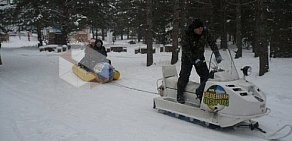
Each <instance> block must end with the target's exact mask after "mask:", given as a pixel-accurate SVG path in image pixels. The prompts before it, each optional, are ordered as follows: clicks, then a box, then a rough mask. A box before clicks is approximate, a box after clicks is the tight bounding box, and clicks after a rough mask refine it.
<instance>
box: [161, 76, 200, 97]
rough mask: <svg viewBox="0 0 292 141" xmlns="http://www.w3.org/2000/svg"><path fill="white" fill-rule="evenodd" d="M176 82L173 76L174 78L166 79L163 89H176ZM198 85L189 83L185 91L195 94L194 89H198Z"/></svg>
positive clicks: (175, 77)
mask: <svg viewBox="0 0 292 141" xmlns="http://www.w3.org/2000/svg"><path fill="white" fill-rule="evenodd" d="M177 80H178V77H177V76H174V77H168V78H166V79H165V88H170V89H175V90H176V89H177ZM199 85H200V84H199V83H196V82H193V81H189V82H188V84H187V86H186V89H185V91H186V92H189V93H194V94H195V92H196V89H197V88H198V87H199Z"/></svg>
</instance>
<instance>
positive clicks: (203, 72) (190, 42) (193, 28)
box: [177, 19, 222, 104]
mask: <svg viewBox="0 0 292 141" xmlns="http://www.w3.org/2000/svg"><path fill="white" fill-rule="evenodd" d="M206 44H208V45H209V46H210V47H211V50H212V51H213V53H214V54H215V57H216V61H217V63H220V62H221V61H222V57H221V55H220V53H219V50H218V47H217V45H216V44H215V39H214V38H213V37H212V36H211V34H209V33H208V31H207V30H206V29H205V28H204V24H203V22H202V21H201V20H200V19H195V20H194V21H193V22H192V23H191V24H190V25H189V26H188V29H187V31H186V33H185V35H184V37H183V40H182V57H181V70H180V73H179V78H178V83H177V102H179V103H181V104H184V103H185V99H184V95H183V93H184V91H185V87H186V85H187V83H188V82H189V77H190V74H191V70H192V68H193V66H195V69H196V72H197V73H198V75H199V76H200V86H199V87H198V88H197V89H196V94H197V98H198V99H200V101H201V99H202V95H203V91H204V88H205V85H206V82H207V80H208V78H209V70H208V67H207V64H206V61H205V57H204V52H205V46H206Z"/></svg>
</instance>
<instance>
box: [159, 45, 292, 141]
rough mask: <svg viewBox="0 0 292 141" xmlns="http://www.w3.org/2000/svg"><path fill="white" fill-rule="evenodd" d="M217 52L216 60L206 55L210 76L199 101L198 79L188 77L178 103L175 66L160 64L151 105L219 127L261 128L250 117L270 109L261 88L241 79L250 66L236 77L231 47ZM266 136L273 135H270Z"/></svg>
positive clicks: (256, 116) (265, 112)
mask: <svg viewBox="0 0 292 141" xmlns="http://www.w3.org/2000/svg"><path fill="white" fill-rule="evenodd" d="M220 54H221V56H222V57H223V61H222V62H221V63H220V64H217V63H216V61H215V60H214V59H212V56H213V54H211V55H210V61H209V63H208V64H209V70H210V75H209V76H210V77H209V79H208V81H207V82H206V86H205V89H204V93H203V96H202V99H201V101H200V100H199V99H198V98H197V95H196V93H195V92H196V89H197V88H198V87H199V83H196V82H193V81H189V83H188V84H187V86H186V88H185V92H184V97H185V103H184V104H181V103H178V102H177V80H178V75H177V70H176V66H174V65H172V66H163V67H162V75H163V78H161V79H159V80H157V90H158V93H159V94H160V97H156V98H154V102H153V108H154V109H158V111H159V112H161V111H162V112H170V113H174V114H176V115H181V116H185V117H188V118H190V119H196V120H199V121H202V122H204V123H206V124H208V125H214V126H218V127H222V128H225V127H234V126H237V125H240V124H246V123H248V124H249V126H250V127H251V128H257V129H259V130H261V129H260V128H259V126H258V122H254V121H252V119H255V118H259V117H262V116H264V115H267V114H268V113H269V112H270V111H271V110H270V109H269V108H268V107H267V106H266V96H265V94H264V92H263V91H262V90H261V89H260V88H258V87H257V86H256V85H255V84H253V83H252V82H249V81H247V80H246V79H245V77H246V76H248V75H249V74H250V72H251V67H250V66H245V67H243V68H242V69H241V70H242V72H243V78H240V77H239V74H238V72H237V70H236V67H235V64H234V61H233V58H232V55H231V51H230V50H229V49H225V50H220ZM286 127H287V126H285V127H284V128H286ZM288 128H289V130H290V131H289V133H288V134H287V135H285V137H286V136H288V135H289V134H290V133H291V132H292V131H291V126H290V125H289V126H288ZM261 131H262V130H261ZM263 132H264V131H263ZM282 137H284V136H282ZM269 138H272V139H274V138H273V137H271V136H270V137H269ZM277 139H278V138H277Z"/></svg>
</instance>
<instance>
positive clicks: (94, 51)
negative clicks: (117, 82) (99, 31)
mask: <svg viewBox="0 0 292 141" xmlns="http://www.w3.org/2000/svg"><path fill="white" fill-rule="evenodd" d="M97 42H100V43H101V46H100V47H97V46H96V43H97ZM99 53H100V54H101V55H104V56H105V57H107V52H106V50H105V47H104V46H103V42H102V40H100V39H97V40H96V41H95V46H92V45H91V44H89V45H88V46H87V48H86V49H85V55H91V56H96V55H100V54H99Z"/></svg>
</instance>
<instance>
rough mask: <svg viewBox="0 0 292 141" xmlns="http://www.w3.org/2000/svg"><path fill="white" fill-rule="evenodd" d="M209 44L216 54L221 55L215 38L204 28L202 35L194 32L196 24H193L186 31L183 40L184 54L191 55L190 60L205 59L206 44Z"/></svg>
mask: <svg viewBox="0 0 292 141" xmlns="http://www.w3.org/2000/svg"><path fill="white" fill-rule="evenodd" d="M207 44H208V45H209V46H210V48H211V49H212V51H213V52H214V54H215V56H217V55H220V54H219V51H218V48H217V45H216V42H215V39H214V38H213V37H212V36H211V34H209V33H208V31H207V29H205V28H204V30H203V32H202V34H201V35H198V34H196V33H195V32H194V26H193V25H192V24H191V25H190V26H189V27H188V29H187V30H186V32H185V35H184V37H183V40H182V55H183V56H185V57H189V59H190V60H196V59H200V60H205V57H204V52H205V46H206V45H207Z"/></svg>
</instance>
